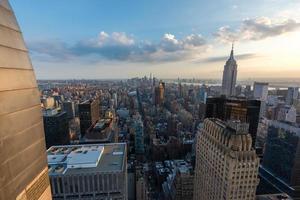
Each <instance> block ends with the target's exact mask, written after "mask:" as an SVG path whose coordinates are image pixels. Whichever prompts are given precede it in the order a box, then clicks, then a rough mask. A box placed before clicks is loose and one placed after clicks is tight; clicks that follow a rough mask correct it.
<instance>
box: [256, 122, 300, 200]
mask: <svg viewBox="0 0 300 200" xmlns="http://www.w3.org/2000/svg"><path fill="white" fill-rule="evenodd" d="M299 166H300V127H299V126H298V125H296V124H292V123H290V122H282V121H275V120H273V121H269V128H268V136H267V141H266V145H265V153H264V158H263V162H262V166H261V168H260V173H261V175H262V177H263V178H264V179H266V180H267V182H270V183H271V184H272V185H275V186H276V188H278V189H279V190H280V191H281V192H285V193H287V194H289V195H290V196H291V197H293V199H300V168H299Z"/></svg>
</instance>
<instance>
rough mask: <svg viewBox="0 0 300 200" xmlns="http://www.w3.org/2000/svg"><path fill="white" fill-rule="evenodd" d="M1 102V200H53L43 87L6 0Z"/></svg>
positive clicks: (1, 26) (1, 14)
mask: <svg viewBox="0 0 300 200" xmlns="http://www.w3.org/2000/svg"><path fill="white" fill-rule="evenodd" d="M0 105H1V106H0V199H1V200H2V199H3V200H15V199H17V200H19V199H22V200H33V199H35V200H49V199H51V191H50V185H49V178H48V174H47V172H48V169H47V161H46V155H45V151H46V148H45V138H44V130H43V123H42V113H41V104H40V99H39V91H38V88H37V84H36V79H35V76H34V72H33V69H32V65H31V61H30V58H29V55H28V50H27V48H26V47H25V44H24V40H23V37H22V33H21V31H20V28H19V25H18V23H17V21H16V17H15V16H14V13H13V11H12V8H11V7H10V4H9V2H8V1H7V0H0Z"/></svg>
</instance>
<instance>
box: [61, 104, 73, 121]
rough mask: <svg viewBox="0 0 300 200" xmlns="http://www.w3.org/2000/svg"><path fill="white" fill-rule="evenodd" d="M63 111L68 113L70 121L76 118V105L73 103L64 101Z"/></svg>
mask: <svg viewBox="0 0 300 200" xmlns="http://www.w3.org/2000/svg"><path fill="white" fill-rule="evenodd" d="M62 107H63V110H64V111H65V112H66V113H67V116H68V119H74V117H75V104H74V102H72V101H64V102H63V103H62Z"/></svg>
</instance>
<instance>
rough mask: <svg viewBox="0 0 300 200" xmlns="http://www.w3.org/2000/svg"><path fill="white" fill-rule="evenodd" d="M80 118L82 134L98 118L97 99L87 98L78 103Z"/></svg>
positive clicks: (98, 107)
mask: <svg viewBox="0 0 300 200" xmlns="http://www.w3.org/2000/svg"><path fill="white" fill-rule="evenodd" d="M78 110H79V118H80V132H81V135H82V136H84V135H85V133H86V131H87V130H88V128H90V127H91V126H92V124H95V123H96V122H97V121H98V120H99V116H100V106H99V99H98V98H97V99H94V100H87V101H85V102H82V103H81V104H79V105H78Z"/></svg>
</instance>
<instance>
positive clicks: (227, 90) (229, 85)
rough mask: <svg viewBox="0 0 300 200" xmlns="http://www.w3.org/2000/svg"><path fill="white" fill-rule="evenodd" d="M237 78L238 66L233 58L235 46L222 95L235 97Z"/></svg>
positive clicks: (224, 77)
mask: <svg viewBox="0 0 300 200" xmlns="http://www.w3.org/2000/svg"><path fill="white" fill-rule="evenodd" d="M236 76H237V64H236V61H235V59H234V56H233V45H232V49H231V53H230V57H229V59H228V60H227V62H226V64H225V66H224V71H223V79H222V94H223V95H225V96H234V95H235V84H236Z"/></svg>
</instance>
